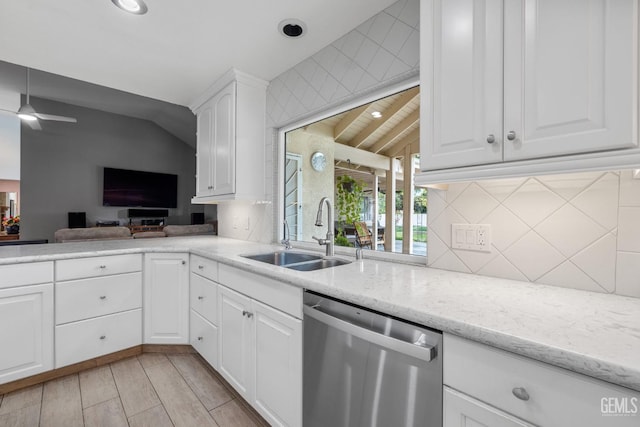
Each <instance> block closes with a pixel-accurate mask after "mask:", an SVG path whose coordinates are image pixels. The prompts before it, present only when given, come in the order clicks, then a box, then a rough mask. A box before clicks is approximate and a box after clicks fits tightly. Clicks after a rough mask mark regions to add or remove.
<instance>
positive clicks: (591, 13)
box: [420, 0, 638, 178]
mask: <svg viewBox="0 0 640 427" xmlns="http://www.w3.org/2000/svg"><path fill="white" fill-rule="evenodd" d="M420 6H421V18H422V21H421V25H422V29H421V91H422V98H421V106H422V110H421V147H420V148H421V162H422V164H421V167H422V169H423V170H424V171H435V170H442V169H449V168H459V167H466V166H474V165H482V164H499V163H502V162H512V161H521V160H530V159H541V158H549V157H557V156H565V155H575V154H583V153H591V152H599V151H611V150H615V149H623V148H633V147H637V145H638V141H637V131H636V128H637V114H638V111H637V105H636V104H637V99H638V96H637V91H638V87H637V75H638V74H637V62H638V55H637V52H636V51H637V40H636V39H637V36H638V35H637V22H638V10H637V0H590V1H584V0H517V1H516V0H513V1H512V0H510V1H501V0H482V1H479V0H447V1H443V0H425V1H422V2H421V5H420ZM540 162H544V160H542V161H539V162H538V163H540ZM499 167H500V166H499V165H497V166H495V167H494V171H495V168H499ZM532 172H536V171H535V170H532ZM472 177H473V175H470V176H467V177H466V178H472ZM478 177H481V175H479V176H478Z"/></svg>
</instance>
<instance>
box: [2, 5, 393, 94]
mask: <svg viewBox="0 0 640 427" xmlns="http://www.w3.org/2000/svg"><path fill="white" fill-rule="evenodd" d="M394 2H395V0H347V1H345V0H305V1H301V0H269V1H265V0H226V1H214V0H191V1H176V0H146V3H147V6H148V7H149V12H148V13H147V14H146V15H141V16H138V15H131V14H127V13H125V12H123V11H121V10H120V9H118V8H116V7H115V6H114V5H113V4H112V2H111V0H90V1H87V0H64V1H55V0H29V1H3V2H1V3H0V60H2V61H6V62H9V63H13V64H19V65H23V66H28V67H32V68H35V69H39V70H43V71H47V72H50V73H55V74H59V75H62V76H67V77H71V78H74V79H78V80H82V81H86V82H90V83H94V84H97V85H102V86H107V87H110V88H115V89H119V90H121V91H125V92H130V93H134V94H138V95H143V96H146V97H150V98H154V99H159V100H162V101H166V102H170V103H173V104H178V105H188V104H189V103H190V102H191V101H193V100H194V99H195V98H197V97H198V95H199V94H201V93H202V92H203V91H204V90H205V89H206V88H207V87H209V86H210V85H211V84H212V83H213V82H214V81H215V80H216V79H217V78H218V77H220V76H221V75H222V74H223V73H224V72H226V71H227V70H228V69H229V68H231V67H235V68H237V69H239V70H242V71H245V72H247V73H250V74H253V75H255V76H257V77H260V78H263V79H265V80H267V81H270V80H272V79H273V78H274V77H276V76H278V75H279V74H281V73H282V72H283V71H285V70H287V69H289V68H291V67H292V66H294V65H296V64H297V63H299V62H300V61H302V60H303V59H305V58H307V57H309V56H310V55H312V54H313V53H315V52H317V51H319V50H320V49H322V48H323V47H325V46H327V45H328V44H330V43H331V42H333V41H335V40H336V39H338V38H339V37H341V36H342V35H344V34H346V33H347V32H349V31H350V30H351V29H353V28H355V27H356V26H358V25H359V24H360V23H362V22H364V21H366V20H367V19H368V18H370V17H371V16H373V15H375V14H376V13H378V12H380V11H381V10H383V9H384V8H386V7H388V6H389V5H391V4H393V3H394ZM285 18H297V19H300V20H302V21H304V22H305V23H306V24H307V27H308V31H307V34H306V35H305V36H304V37H302V38H300V39H287V38H285V37H284V36H282V35H281V34H279V33H278V31H277V27H278V23H279V22H280V21H281V20H283V19H285Z"/></svg>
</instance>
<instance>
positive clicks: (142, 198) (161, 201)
mask: <svg viewBox="0 0 640 427" xmlns="http://www.w3.org/2000/svg"><path fill="white" fill-rule="evenodd" d="M102 205H103V206H126V207H143V208H175V207H177V206H178V175H172V174H168V173H156V172H143V171H134V170H128V169H115V168H104V185H103V192H102Z"/></svg>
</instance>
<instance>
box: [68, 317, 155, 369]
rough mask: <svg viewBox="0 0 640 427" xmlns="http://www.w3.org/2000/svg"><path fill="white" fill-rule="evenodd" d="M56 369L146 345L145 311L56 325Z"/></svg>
mask: <svg viewBox="0 0 640 427" xmlns="http://www.w3.org/2000/svg"><path fill="white" fill-rule="evenodd" d="M55 342H56V368H60V367H62V366H67V365H71V364H73V363H77V362H82V361H83V360H87V359H92V358H94V357H98V356H101V355H104V354H109V353H113V352H115V351H118V350H124V349H125V348H129V347H133V346H136V345H140V344H141V343H142V310H141V309H138V310H132V311H125V312H124V313H118V314H111V315H109V316H103V317H96V318H95V319H89V320H82V321H80V322H75V323H67V324H66V325H62V326H56V340H55Z"/></svg>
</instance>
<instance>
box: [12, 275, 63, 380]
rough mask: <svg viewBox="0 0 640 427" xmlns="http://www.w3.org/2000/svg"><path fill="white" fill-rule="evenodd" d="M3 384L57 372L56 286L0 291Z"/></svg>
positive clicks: (26, 287) (24, 287) (25, 287)
mask: <svg viewBox="0 0 640 427" xmlns="http://www.w3.org/2000/svg"><path fill="white" fill-rule="evenodd" d="M0 325H2V327H0V343H2V350H1V351H0V383H6V382H9V381H13V380H17V379H19V378H24V377H28V376H30V375H34V374H37V373H40V372H44V371H48V370H50V369H53V284H45V285H37V286H23V287H19V288H9V289H3V290H0Z"/></svg>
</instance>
